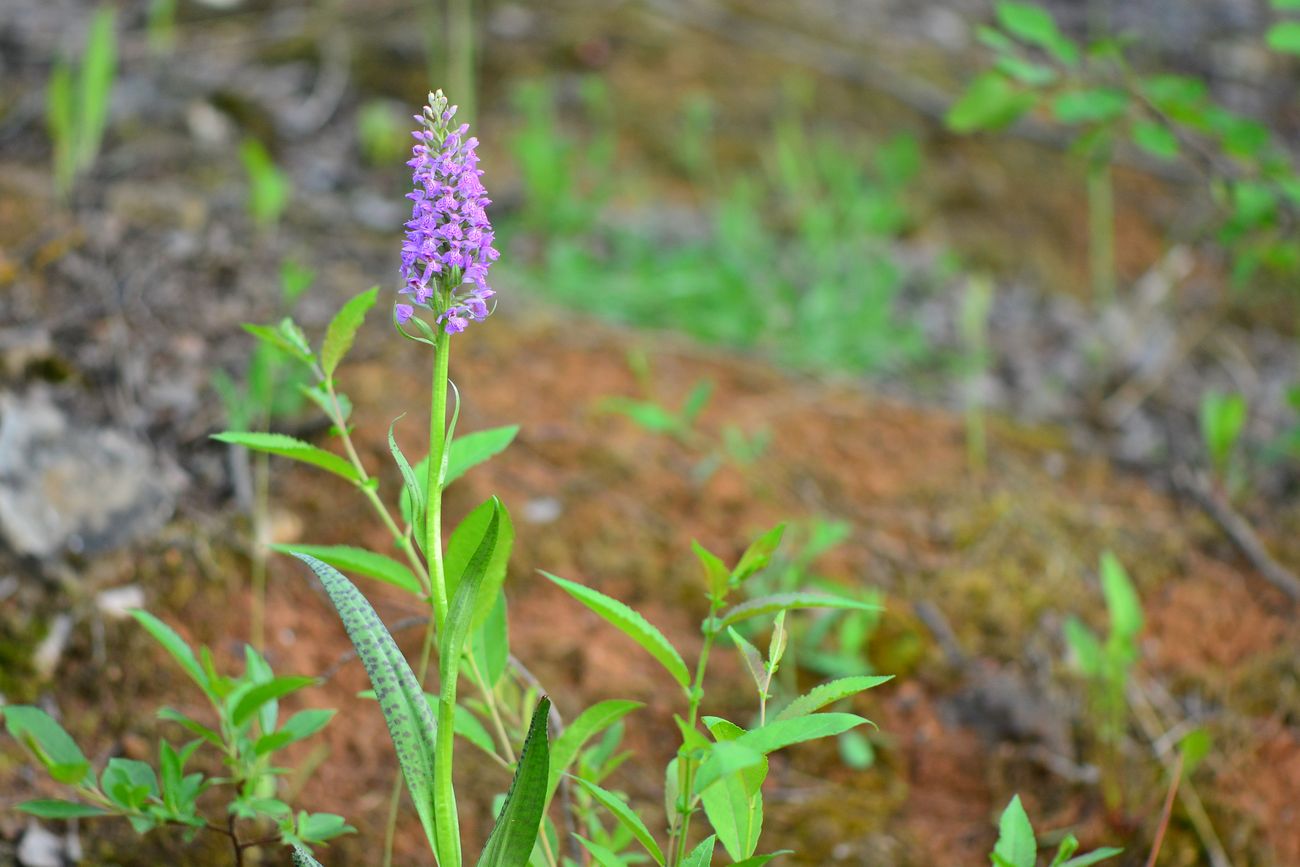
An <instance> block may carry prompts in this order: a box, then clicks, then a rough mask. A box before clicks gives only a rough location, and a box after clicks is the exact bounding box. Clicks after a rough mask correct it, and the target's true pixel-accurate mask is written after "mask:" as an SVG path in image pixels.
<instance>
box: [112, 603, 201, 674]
mask: <svg viewBox="0 0 1300 867" xmlns="http://www.w3.org/2000/svg"><path fill="white" fill-rule="evenodd" d="M131 616H132V617H134V618H135V619H136V622H137V623H139V624H140V625H141V626H143V627H144V630H145V632H148V633H149V634H150V635H152V636H153V639H154V641H157V642H158V643H159V644H161V645H162V647H163V650H166V651H167V652H168V653H169V654H171V657H172V659H174V660H176V662H177V663H178V664H179V665H180V667H181V668H182V669H184V670H185V673H186V674H188V675H189V676H190V679H191V680H193V681H194V682H195V683H197V684H198V685H199V688H200V689H202V690H203V691H204V692H208V691H209V689H208V688H209V685H210V680H209V678H208V676H207V674H206V673H205V672H204V671H203V667H202V666H201V665H199V661H198V659H197V658H196V657H195V656H194V651H193V650H191V649H190V646H189V645H188V644H186V643H185V639H183V638H181V637H180V636H179V635H177V634H176V630H174V629H172V628H171V627H170V626H168V625H167V624H166V623H163V622H162V621H161V620H159V619H158V618H157V617H154V616H153V615H152V614H150V613H149V612H148V611H141V610H138V609H137V610H135V611H132V612H131Z"/></svg>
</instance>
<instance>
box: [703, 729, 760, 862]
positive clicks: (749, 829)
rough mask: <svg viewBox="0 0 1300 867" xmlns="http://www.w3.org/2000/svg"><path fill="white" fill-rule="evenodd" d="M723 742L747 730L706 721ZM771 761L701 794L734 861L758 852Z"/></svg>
mask: <svg viewBox="0 0 1300 867" xmlns="http://www.w3.org/2000/svg"><path fill="white" fill-rule="evenodd" d="M706 722H707V723H708V726H709V730H710V731H711V732H712V733H713V736H714V737H715V738H717V739H718V741H719V742H723V741H734V740H735V739H737V738H739V737H741V736H742V735H744V733H745V732H744V729H742V728H740V727H739V726H736V725H734V724H732V723H730V722H727V721H726V720H722V719H716V718H710V719H709V720H706ZM767 771H768V766H767V760H766V759H762V760H761V761H759V762H758V763H757V764H755V765H753V766H750V767H747V768H744V769H742V770H739V771H736V772H735V773H732V774H728V775H726V776H724V777H723V778H722V780H721V782H720V783H719V784H718V785H716V786H710V787H709V788H707V789H705V790H704V791H703V792H702V793H701V795H700V801H701V803H702V805H703V806H704V813H705V815H706V816H708V819H709V824H711V825H712V826H713V829H714V830H715V831H717V835H718V839H719V840H721V841H722V845H723V847H724V848H725V849H726V850H727V854H728V855H730V856H731V858H732V859H733V860H736V861H739V860H740V859H742V858H748V857H749V856H751V855H753V854H754V852H755V850H757V849H758V839H759V836H760V835H761V834H762V831H763V781H764V780H765V779H766V778H767Z"/></svg>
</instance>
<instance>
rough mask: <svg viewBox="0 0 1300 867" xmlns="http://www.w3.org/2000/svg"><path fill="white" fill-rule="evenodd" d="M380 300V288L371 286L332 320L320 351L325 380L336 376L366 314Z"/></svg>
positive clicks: (344, 306)
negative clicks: (336, 371)
mask: <svg viewBox="0 0 1300 867" xmlns="http://www.w3.org/2000/svg"><path fill="white" fill-rule="evenodd" d="M378 298H379V287H378V286H371V287H370V288H369V289H367V290H366V291H365V292H362V293H361V294H360V295H358V296H356V297H355V298H352V299H351V300H349V301H348V302H347V303H346V304H344V305H343V308H342V309H341V310H339V312H338V313H337V314H335V316H334V318H333V319H332V320H330V324H329V328H328V329H326V331H325V342H324V343H323V344H322V345H321V349H320V366H321V369H322V370H323V371H325V378H326V379H330V378H332V377H333V376H334V371H335V370H337V369H338V366H339V362H340V361H342V360H343V356H345V355H347V354H348V350H349V349H351V348H352V341H353V340H354V339H355V338H356V336H357V329H359V328H360V327H361V323H362V322H364V321H365V319H366V313H367V312H368V311H369V310H370V308H371V307H374V306H375V301H376V300H377V299H378Z"/></svg>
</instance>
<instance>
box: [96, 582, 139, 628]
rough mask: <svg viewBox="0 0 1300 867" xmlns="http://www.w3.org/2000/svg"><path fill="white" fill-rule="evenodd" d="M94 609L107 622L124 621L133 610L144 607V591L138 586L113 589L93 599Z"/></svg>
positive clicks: (131, 585)
mask: <svg viewBox="0 0 1300 867" xmlns="http://www.w3.org/2000/svg"><path fill="white" fill-rule="evenodd" d="M95 607H96V608H98V609H99V612H100V613H101V614H103V615H104V616H105V617H107V618H108V619H109V620H125V619H126V618H127V617H128V616H129V615H130V613H131V611H132V610H133V609H136V608H143V607H144V590H143V589H142V588H141V587H140V585H139V584H128V585H126V586H125V587H113V588H112V589H109V590H105V591H104V592H102V593H100V594H99V595H98V596H96V597H95Z"/></svg>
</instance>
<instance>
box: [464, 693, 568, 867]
mask: <svg viewBox="0 0 1300 867" xmlns="http://www.w3.org/2000/svg"><path fill="white" fill-rule="evenodd" d="M550 710H551V701H550V699H548V698H545V697H543V698H542V700H541V701H539V702H538V703H537V709H536V710H534V711H533V719H532V722H531V723H530V724H529V726H528V735H527V737H525V738H524V749H523V752H522V753H520V755H519V765H518V766H517V767H516V769H515V778H514V780H512V781H511V783H510V790H509V791H508V792H506V800H505V803H504V804H503V805H502V807H501V813H500V815H498V816H497V821H496V824H495V825H494V826H493V827H492V833H491V835H489V836H488V840H487V844H486V845H484V847H483V854H482V855H481V856H479V859H478V867H520V865H523V864H527V863H528V857H529V855H530V854H531V853H532V851H533V845H534V844H535V843H536V842H537V831H538V829H539V828H540V827H541V825H542V815H543V813H544V811H545V809H546V779H547V775H548V773H549V768H550V744H549V743H548V742H547V740H546V719H547V715H548V714H549V713H550Z"/></svg>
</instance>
